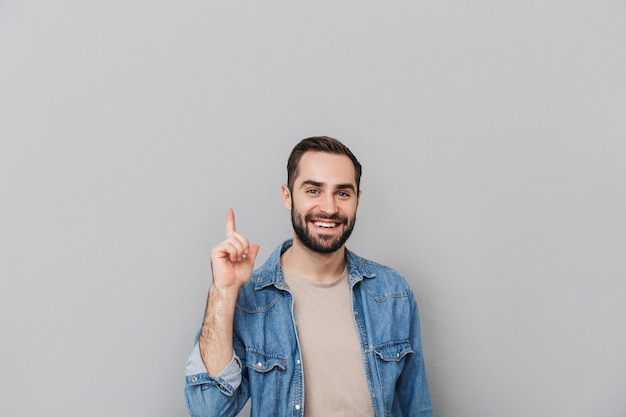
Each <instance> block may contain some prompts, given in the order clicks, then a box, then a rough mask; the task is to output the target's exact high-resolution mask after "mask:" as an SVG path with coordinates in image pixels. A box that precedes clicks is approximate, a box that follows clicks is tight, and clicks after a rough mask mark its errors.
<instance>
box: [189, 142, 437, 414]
mask: <svg viewBox="0 0 626 417" xmlns="http://www.w3.org/2000/svg"><path fill="white" fill-rule="evenodd" d="M361 170H362V168H361V164H360V163H359V161H358V160H357V158H356V157H355V156H354V154H353V153H352V152H351V151H350V149H348V148H347V147H346V146H345V145H344V144H342V143H341V142H340V141H338V140H336V139H333V138H330V137H327V136H317V137H311V138H307V139H304V140H302V141H300V142H299V143H298V144H297V145H296V146H295V147H294V149H293V150H292V152H291V155H290V156H289V160H288V162H287V184H286V185H283V186H282V199H283V204H284V206H285V208H286V209H287V210H289V211H290V212H291V221H292V224H293V229H294V236H293V238H292V239H289V240H287V241H285V242H284V243H283V244H282V245H280V246H279V247H278V248H277V249H276V250H275V251H274V252H273V253H272V254H271V255H270V257H269V258H268V259H267V261H266V262H265V263H264V264H263V265H262V266H261V267H259V268H258V269H254V262H255V259H256V257H257V254H258V252H259V246H258V245H253V244H250V242H249V241H248V239H247V238H246V237H245V236H244V235H243V234H241V233H239V232H238V231H237V229H236V226H235V215H234V212H233V211H232V210H231V209H229V210H228V212H227V216H226V240H224V241H223V242H222V243H220V244H219V245H217V246H216V247H215V248H214V249H213V250H212V251H211V270H212V275H213V283H212V285H211V288H210V290H209V295H208V297H207V307H206V311H205V316H204V320H203V323H202V328H201V329H200V331H199V332H198V335H197V337H196V344H195V346H194V350H193V351H192V353H191V355H190V357H189V360H188V363H187V369H186V386H185V396H186V400H187V406H188V410H189V413H190V415H191V416H192V417H209V416H220V417H223V416H235V415H237V414H238V413H239V412H240V411H241V409H242V408H243V407H244V405H245V404H246V402H247V401H248V400H249V399H250V400H251V416H252V417H265V416H303V415H305V416H306V417H317V416H320V417H321V416H323V417H328V416H363V417H373V416H377V417H383V416H411V417H432V415H433V412H432V406H431V401H430V394H429V390H428V384H427V381H426V372H425V367H424V358H423V355H422V346H421V341H420V327H419V317H418V310H417V303H416V301H415V297H414V294H413V292H412V291H411V289H410V287H409V285H408V284H407V283H406V281H405V279H404V278H403V277H402V276H400V275H399V274H398V273H397V272H395V271H394V270H393V269H391V268H389V267H386V266H383V265H380V264H378V263H375V262H372V261H370V260H367V259H364V258H361V257H359V256H357V255H356V254H354V253H353V252H351V251H349V250H348V249H346V247H345V243H346V241H347V240H348V238H349V237H350V234H351V232H352V230H353V228H354V225H355V221H356V212H357V208H358V205H359V201H360V197H361V190H360V180H361Z"/></svg>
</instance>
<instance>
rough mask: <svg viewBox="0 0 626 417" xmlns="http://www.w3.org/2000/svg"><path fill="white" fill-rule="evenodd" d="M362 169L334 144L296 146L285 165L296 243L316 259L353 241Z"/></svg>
mask: <svg viewBox="0 0 626 417" xmlns="http://www.w3.org/2000/svg"><path fill="white" fill-rule="evenodd" d="M360 179H361V164H360V163H359V161H358V160H357V159H356V157H355V156H354V154H352V152H350V150H349V149H348V148H347V147H346V146H345V145H343V144H342V143H341V142H339V141H338V140H336V139H333V138H329V137H326V136H317V137H311V138H307V139H304V140H302V141H301V142H300V143H298V144H297V145H296V146H295V148H294V149H293V151H292V152H291V155H290V157H289V161H288V163H287V184H288V185H284V186H283V203H284V205H285V207H286V208H287V209H288V210H291V221H292V224H293V228H294V231H295V234H296V238H297V239H298V240H299V241H300V242H301V243H302V244H303V245H304V246H305V247H307V248H309V249H310V250H313V251H315V252H318V253H332V252H336V251H337V250H339V249H340V248H342V246H343V245H344V243H345V242H346V240H347V239H348V238H349V237H350V234H351V233H352V230H353V228H354V224H355V221H356V209H357V207H358V204H359V197H360V189H359V186H360Z"/></svg>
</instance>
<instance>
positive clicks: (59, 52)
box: [0, 0, 626, 417]
mask: <svg viewBox="0 0 626 417" xmlns="http://www.w3.org/2000/svg"><path fill="white" fill-rule="evenodd" d="M625 18H626V5H625V3H624V2H623V1H591V0H589V1H581V0H574V1H559V0H547V1H525V2H502V1H496V0H478V1H472V2H464V1H439V2H428V3H427V2H419V1H407V2H386V3H384V4H383V3H382V2H367V1H366V2H363V1H358V2H357V1H347V2H330V1H317V2H307V3H300V2H294V1H281V2H271V1H270V2H246V3H245V4H244V3H240V2H229V3H226V2H224V4H221V3H218V2H210V1H173V0H171V1H165V0H164V1H148V0H124V1H121V0H112V1H100V2H86V1H79V0H58V1H54V2H52V1H43V0H20V1H17V0H6V1H0V88H1V90H0V134H1V142H0V143H1V145H0V178H1V183H0V187H1V188H0V192H1V194H0V199H1V204H0V214H1V218H0V228H1V229H0V241H1V245H2V247H1V251H2V252H1V259H0V271H1V274H2V279H1V280H0V329H1V333H0V335H1V336H0V337H1V343H0V416H2V417H27V416H28V417H30V416H42V415H46V416H59V417H60V416H79V415H80V416H106V417H111V416H132V417H171V416H185V415H186V411H185V404H184V400H183V395H182V389H183V372H184V367H185V362H186V357H187V354H188V353H189V351H190V350H191V347H192V339H193V336H194V333H195V331H196V330H197V328H198V326H199V324H200V320H201V317H202V312H203V309H204V300H205V295H206V291H207V289H208V286H209V251H210V248H211V247H212V246H213V245H215V244H216V243H218V242H219V241H221V239H222V237H223V229H224V217H225V212H226V208H227V207H229V206H232V207H233V208H234V209H235V211H236V215H237V222H238V227H239V230H240V231H242V232H243V233H245V234H246V235H247V236H249V237H250V239H251V240H252V241H254V242H258V243H260V245H261V254H260V260H261V261H262V260H264V259H265V258H266V257H267V255H268V254H269V253H270V252H271V250H272V249H273V248H274V247H275V246H276V245H278V244H279V243H280V242H281V241H282V240H283V239H284V238H286V237H289V236H290V235H291V227H290V222H289V215H288V213H287V212H286V211H285V210H284V209H283V207H282V205H281V200H280V185H281V184H282V183H283V182H284V181H285V163H286V158H287V155H288V153H289V151H290V150H291V148H292V146H293V145H294V144H295V142H296V141H297V140H299V139H301V138H303V137H306V136H310V135H314V134H327V135H331V136H335V137H337V138H339V139H341V140H343V141H344V142H345V143H346V144H347V145H348V146H350V147H351V148H352V150H353V151H354V152H355V153H356V154H357V156H358V157H359V158H360V160H361V162H362V163H363V165H364V167H365V171H364V177H363V184H362V187H363V189H364V194H363V197H362V200H361V207H360V210H359V216H358V221H357V230H356V231H355V234H354V235H353V237H352V239H351V240H350V241H349V247H350V248H351V249H353V250H355V251H357V252H358V253H360V254H361V255H363V256H366V257H370V258H372V259H375V260H377V261H379V262H382V263H385V264H389V265H392V266H394V267H395V268H396V269H398V270H399V271H400V272H402V273H403V274H404V275H406V276H407V278H408V280H409V282H410V284H411V286H412V287H413V289H414V290H415V292H416V294H417V299H418V302H419V304H420V311H421V314H422V322H423V334H422V336H423V341H424V350H425V355H426V361H427V368H428V373H429V379H430V384H431V390H432V396H433V402H434V407H435V410H436V414H437V416H438V417H502V416H506V417H517V416H519V417H528V416H533V417H542V416H546V417H547V416H551V417H553V416H569V417H590V416H593V417H624V416H626V395H625V393H626V361H625V359H624V358H625V356H626V355H625V352H626V331H625V330H624V329H625V323H626V283H625V281H624V279H625V278H626V274H625V272H626V261H625V259H626V256H625V252H626V250H625V249H626V216H625V214H624V213H626V191H625V190H626V184H625V182H626V167H625V166H626V140H625V139H624V138H625V137H626V135H625V132H626V117H625V115H626V105H625V103H626V81H625V76H624V74H626V24H625Z"/></svg>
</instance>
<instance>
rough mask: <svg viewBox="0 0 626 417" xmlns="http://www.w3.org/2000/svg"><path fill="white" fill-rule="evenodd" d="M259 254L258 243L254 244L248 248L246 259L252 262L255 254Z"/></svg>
mask: <svg viewBox="0 0 626 417" xmlns="http://www.w3.org/2000/svg"><path fill="white" fill-rule="evenodd" d="M258 254H259V245H258V244H256V243H255V244H254V245H251V246H250V247H249V248H248V253H247V254H246V259H247V260H249V261H250V262H252V263H253V264H254V261H255V259H256V256H257V255H258Z"/></svg>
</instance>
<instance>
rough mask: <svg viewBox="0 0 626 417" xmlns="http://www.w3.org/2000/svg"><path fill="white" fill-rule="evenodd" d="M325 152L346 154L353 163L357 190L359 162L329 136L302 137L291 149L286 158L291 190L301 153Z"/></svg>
mask: <svg viewBox="0 0 626 417" xmlns="http://www.w3.org/2000/svg"><path fill="white" fill-rule="evenodd" d="M310 151H313V152H327V153H333V154H338V155H346V156H347V157H348V158H350V160H351V161H352V163H353V164H354V177H355V179H356V190H357V192H358V191H359V188H360V185H361V171H362V168H361V164H360V163H359V161H358V159H356V156H354V154H353V153H352V152H351V151H350V149H348V147H347V146H346V145H344V144H343V143H341V142H340V141H338V140H337V139H335V138H331V137H329V136H312V137H310V138H306V139H302V140H301V141H300V142H299V143H298V144H297V145H296V146H295V147H294V148H293V150H292V151H291V155H289V159H288V160H287V186H288V187H289V190H290V191H293V184H294V182H295V180H296V177H297V176H298V164H299V163H300V159H302V155H304V154H305V153H306V152H310Z"/></svg>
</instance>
